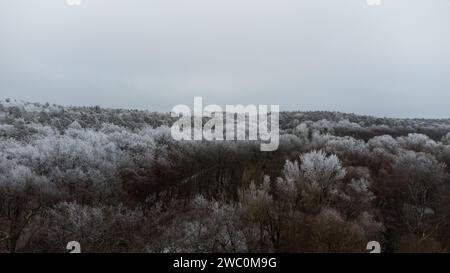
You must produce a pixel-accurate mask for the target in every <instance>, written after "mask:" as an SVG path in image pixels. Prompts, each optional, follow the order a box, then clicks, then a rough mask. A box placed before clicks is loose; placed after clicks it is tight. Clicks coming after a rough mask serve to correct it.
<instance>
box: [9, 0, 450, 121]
mask: <svg viewBox="0 0 450 273" xmlns="http://www.w3.org/2000/svg"><path fill="white" fill-rule="evenodd" d="M81 1H82V2H81V6H79V7H72V6H68V5H67V4H66V0H1V1H0V98H7V97H10V98H15V99H21V100H27V101H33V102H34V101H38V102H51V103H58V104H63V105H101V106H105V107H121V108H138V109H150V110H158V111H170V109H171V108H172V107H173V106H174V105H175V104H179V103H181V104H188V105H192V103H193V97H194V96H203V97H204V100H205V102H206V103H208V104H219V105H225V104H279V105H280V107H281V109H283V110H337V111H342V112H354V113H358V114H370V115H377V116H390V117H450V1H449V0H384V1H383V4H382V5H381V6H379V7H373V6H368V5H367V3H366V0H291V1H288V0H81Z"/></svg>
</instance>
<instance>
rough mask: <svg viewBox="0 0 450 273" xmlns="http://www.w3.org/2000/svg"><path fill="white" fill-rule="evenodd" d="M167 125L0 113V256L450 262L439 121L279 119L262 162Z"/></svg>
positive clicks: (147, 116)
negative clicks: (383, 254)
mask: <svg viewBox="0 0 450 273" xmlns="http://www.w3.org/2000/svg"><path fill="white" fill-rule="evenodd" d="M172 122H173V119H171V118H170V116H169V115H168V114H158V113H152V112H146V111H136V110H116V109H102V108H100V107H61V106H57V105H50V104H38V103H23V102H17V101H12V100H3V101H0V252H61V251H64V249H65V245H66V243H67V242H69V241H72V240H76V241H78V242H80V243H81V245H82V248H83V251H86V252H96V251H101V252H145V251H147V252H366V250H365V246H366V243H367V242H369V241H373V240H377V241H379V242H381V244H382V245H383V247H384V250H385V251H396V252H406V251H433V252H435V251H450V235H449V234H450V176H449V169H448V167H447V166H450V134H449V132H450V120H422V119H381V118H374V117H367V116H357V115H353V114H342V113H331V112H284V113H281V115H280V125H281V129H282V130H281V133H282V135H281V139H280V147H279V149H278V150H277V151H275V152H260V150H259V143H254V142H242V141H240V142H229V141H228V142H196V141H182V142H180V141H174V140H173V139H172V137H171V135H170V129H169V126H170V125H171V124H172Z"/></svg>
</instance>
